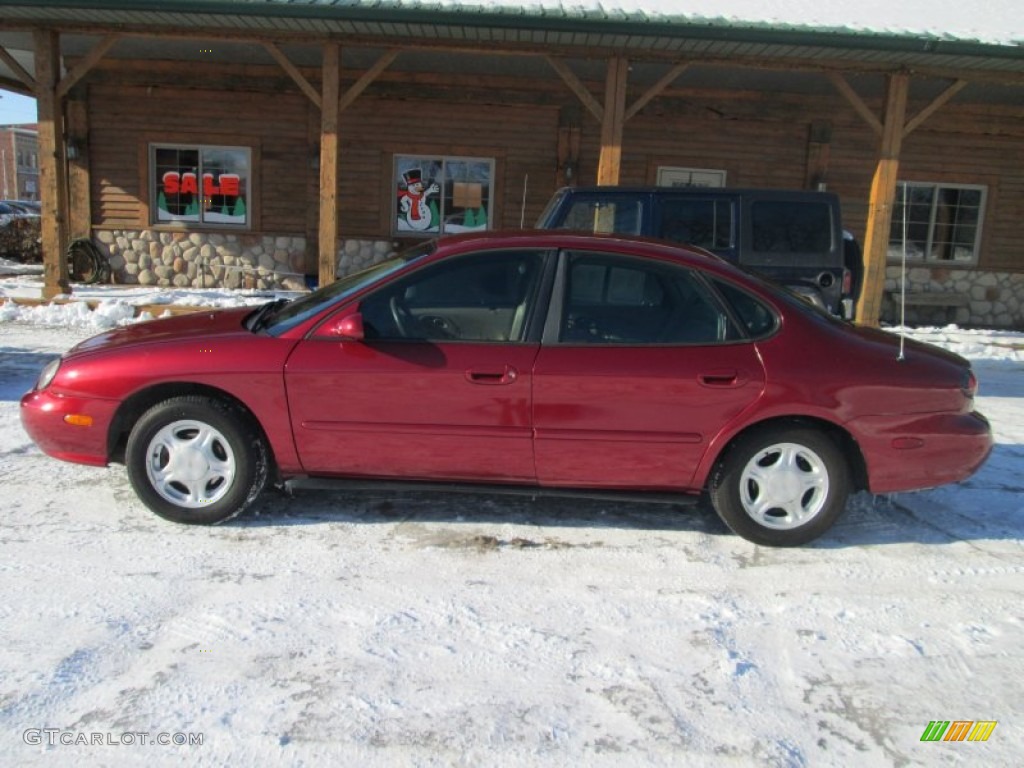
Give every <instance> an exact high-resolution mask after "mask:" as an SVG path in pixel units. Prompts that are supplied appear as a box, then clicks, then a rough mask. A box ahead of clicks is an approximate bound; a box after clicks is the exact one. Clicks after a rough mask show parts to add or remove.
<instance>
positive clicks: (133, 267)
mask: <svg viewBox="0 0 1024 768" xmlns="http://www.w3.org/2000/svg"><path fill="white" fill-rule="evenodd" d="M93 242H95V243H96V245H97V247H98V248H99V249H100V250H101V251H102V252H103V253H104V254H105V255H106V257H107V259H108V260H109V261H110V268H111V273H112V275H113V281H114V282H115V283H121V284H127V285H136V284H137V285H151V286H156V287H165V288H230V289H235V288H249V289H255V290H287V291H301V290H305V288H306V275H305V268H304V267H305V260H306V256H305V254H306V238H305V237H302V236H296V235H276V236H275V235H250V234H223V233H219V232H163V231H155V230H148V229H144V230H123V229H115V230H100V231H98V232H96V233H94V236H93ZM395 250H396V249H395V244H394V243H392V242H391V241H390V240H357V239H352V240H344V241H342V243H341V247H340V249H339V253H338V262H337V270H338V275H339V276H340V275H345V274H348V273H349V272H355V271H357V270H359V269H363V268H365V267H368V266H370V265H371V264H375V263H377V262H378V261H382V260H383V259H385V258H387V257H388V256H389V255H390V254H392V253H394V251H395Z"/></svg>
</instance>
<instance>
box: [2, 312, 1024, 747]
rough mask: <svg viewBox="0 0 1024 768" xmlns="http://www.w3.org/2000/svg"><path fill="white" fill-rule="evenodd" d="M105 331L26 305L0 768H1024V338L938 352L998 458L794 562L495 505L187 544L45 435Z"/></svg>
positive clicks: (666, 528)
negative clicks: (25, 403) (63, 364)
mask: <svg viewBox="0 0 1024 768" xmlns="http://www.w3.org/2000/svg"><path fill="white" fill-rule="evenodd" d="M107 314H108V315H111V313H110V312H108V313H107ZM113 314H115V315H116V314H117V313H113ZM129 314H130V313H129ZM101 316H102V312H101ZM90 317H92V315H90ZM84 318H85V315H84V314H81V313H79V314H77V315H76V314H75V312H74V311H73V310H66V311H65V316H63V317H60V316H56V315H55V314H54V313H53V312H51V313H50V314H49V315H45V314H44V310H39V311H29V310H10V309H9V310H7V311H6V312H4V311H3V309H2V308H0V498H2V500H3V516H2V518H0V530H2V540H0V548H2V549H0V552H2V556H0V574H2V585H3V591H2V598H0V639H2V642H0V764H2V765H12V766H13V765H18V766H26V765H72V764H74V765H139V764H142V763H143V762H145V763H146V764H149V765H154V766H157V765H182V764H188V765H195V766H224V765H232V766H241V765H289V766H298V765H308V766H314V765H316V766H318V765H335V766H357V765H358V766H463V765H464V766H484V765H486V766H522V765H538V766H548V765H552V766H554V765H557V766H602V765H615V766H621V765H666V766H668V765H671V766H678V765H709V766H739V765H750V764H758V765H768V766H819V765H829V766H831V765H835V766H852V765H872V766H880V765H897V766H907V765H911V766H913V765H921V766H925V765H936V764H948V765H965V766H966V765H971V766H973V765H995V766H1012V765H1019V764H1020V757H1021V755H1022V754H1024V735H1022V734H1024V699H1022V696H1021V693H1020V688H1021V680H1022V679H1024V642H1022V640H1024V625H1022V623H1024V608H1022V603H1024V600H1022V598H1024V547H1022V536H1024V514H1022V513H1024V335H1021V334H1011V333H996V332H980V331H961V330H957V329H952V328H950V329H931V330H925V331H914V332H913V333H914V335H915V337H917V338H921V339H924V340H927V341H933V342H936V343H940V344H942V345H943V346H946V347H948V348H950V349H953V350H954V351H956V352H958V353H960V354H963V355H965V356H967V357H969V358H971V359H972V360H973V361H974V364H975V369H976V371H977V373H978V377H979V379H980V381H981V388H980V397H979V400H978V402H979V409H980V410H981V411H982V412H983V413H985V414H986V415H987V416H988V417H989V418H990V419H991V421H992V422H993V427H994V432H995V435H996V442H997V445H996V448H995V451H994V453H993V455H992V457H991V458H990V460H989V461H988V463H987V464H986V465H985V466H984V467H983V468H982V469H981V470H980V471H979V472H978V474H976V475H975V476H974V477H972V478H971V479H970V480H968V481H966V482H964V483H961V484H959V485H955V486H949V487H944V488H939V489H936V490H932V491H926V492H919V493H913V494H901V495H898V496H893V497H890V498H875V497H871V496H869V495H867V494H861V495H858V496H856V497H854V498H853V499H852V500H851V502H850V505H849V507H848V509H847V511H846V513H845V515H844V517H843V518H842V519H841V520H840V522H839V523H838V524H837V525H836V527H835V528H834V529H833V530H832V531H830V532H829V533H828V534H826V536H825V537H824V538H822V539H821V540H819V541H817V542H815V543H814V544H812V545H810V546H807V547H804V548H802V549H795V550H778V549H768V548H763V547H758V546H755V545H752V544H750V543H748V542H746V541H744V540H742V539H740V538H738V537H736V536H733V535H731V534H730V533H729V532H728V531H727V530H726V529H725V527H724V526H723V525H722V524H721V523H720V522H719V521H718V519H717V518H716V517H715V516H714V514H713V513H712V512H711V511H710V510H707V509H704V508H696V509H692V508H681V507H678V508H677V507H672V506H663V505H647V504H640V503H634V504H614V503H609V502H596V501H569V502H567V501H564V500H544V499H540V500H531V499H529V498H519V497H502V496H490V495H484V494H478V495H459V496H456V495H444V494H428V493H403V494H394V493H391V494H389V493H383V492H365V493H356V492H337V491H333V492H332V491H312V490H309V491H301V492H296V494H295V495H294V496H292V497H288V496H286V495H284V494H282V493H277V492H272V493H268V494H266V495H265V496H263V497H262V499H261V501H260V502H259V503H258V504H257V506H256V509H255V511H254V512H250V513H247V514H246V515H244V516H243V517H242V518H240V519H238V520H236V521H234V522H232V523H230V524H227V525H225V526H222V527H217V528H190V527H184V526H178V525H174V524H171V523H167V522H164V521H163V520H161V519H159V518H157V517H156V516H154V515H153V514H152V513H150V512H149V511H148V510H146V509H145V508H144V507H143V506H142V504H141V503H140V502H139V501H138V500H137V499H136V498H135V496H134V494H133V493H132V491H131V489H130V487H129V485H128V481H127V478H126V476H125V472H124V468H123V467H120V466H113V467H110V468H106V469H96V468H89V467H83V466H75V465H70V464H65V463H62V462H58V461H55V460H52V459H49V458H47V457H45V456H43V455H42V454H41V453H40V452H39V450H38V449H37V448H36V447H35V446H34V445H33V444H32V443H31V442H30V441H29V439H28V437H27V436H26V435H25V433H24V431H23V430H22V428H21V425H20V421H19V416H18V399H19V398H20V396H21V395H22V394H23V393H24V392H25V391H26V390H27V389H29V388H30V387H31V385H32V383H33V381H34V379H35V377H36V375H37V373H38V371H39V369H40V368H41V367H42V366H43V365H44V364H45V362H46V361H47V360H49V359H50V358H51V357H53V356H54V355H55V354H59V353H60V352H61V351H63V350H65V349H66V348H68V347H69V346H71V345H72V344H73V343H75V342H77V341H78V340H80V339H82V338H84V337H85V336H87V335H90V333H91V332H92V330H91V329H90V328H88V327H87V326H88V325H89V323H90V322H92V321H87V320H85V319H84ZM936 720H938V721H958V720H959V721H996V722H997V723H998V724H997V725H996V727H995V728H994V730H993V731H992V732H991V735H990V737H989V739H988V740H987V741H985V742H969V741H963V742H955V741H949V742H925V741H922V740H921V738H922V734H923V733H924V732H925V730H926V728H927V727H928V726H929V723H930V722H931V721H936ZM162 742H166V743H162Z"/></svg>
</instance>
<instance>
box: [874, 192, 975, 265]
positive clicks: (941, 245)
mask: <svg viewBox="0 0 1024 768" xmlns="http://www.w3.org/2000/svg"><path fill="white" fill-rule="evenodd" d="M985 192H986V188H985V187H983V186H976V185H967V184H928V183H922V182H914V181H901V182H899V183H897V185H896V201H895V204H894V205H893V213H892V225H891V227H890V229H889V258H891V259H898V258H900V257H901V256H902V255H903V252H904V247H905V248H906V254H907V258H908V259H911V260H918V261H925V262H937V263H950V262H951V263H961V264H976V263H977V261H978V250H979V247H980V245H981V222H982V218H983V216H984V214H985Z"/></svg>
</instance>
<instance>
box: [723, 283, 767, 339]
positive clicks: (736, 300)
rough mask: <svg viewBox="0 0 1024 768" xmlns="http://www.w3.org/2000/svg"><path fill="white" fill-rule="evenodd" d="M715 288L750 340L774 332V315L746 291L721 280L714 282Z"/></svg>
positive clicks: (761, 337)
mask: <svg viewBox="0 0 1024 768" xmlns="http://www.w3.org/2000/svg"><path fill="white" fill-rule="evenodd" d="M714 284H715V288H717V289H718V291H719V293H721V294H722V296H723V297H724V298H725V300H726V301H727V302H728V303H729V306H730V307H732V310H733V312H734V313H735V314H736V317H738V318H739V321H740V324H741V325H742V326H743V327H744V329H746V332H747V335H748V336H750V338H752V339H763V338H764V337H766V336H769V335H771V333H772V332H773V331H774V330H775V325H776V323H777V320H776V318H775V313H774V312H772V311H771V310H770V309H769V308H768V307H766V306H765V305H764V304H763V303H762V302H761V301H759V300H757V299H755V298H754V297H753V296H751V295H750V294H749V293H747V292H746V291H743V290H740V289H739V288H737V287H736V286H734V285H732V284H731V283H725V282H722V281H721V280H715V281H714Z"/></svg>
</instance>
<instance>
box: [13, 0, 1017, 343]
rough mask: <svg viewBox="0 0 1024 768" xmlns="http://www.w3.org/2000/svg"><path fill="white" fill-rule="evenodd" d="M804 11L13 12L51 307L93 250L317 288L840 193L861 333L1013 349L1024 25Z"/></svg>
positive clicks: (915, 12) (176, 8)
mask: <svg viewBox="0 0 1024 768" xmlns="http://www.w3.org/2000/svg"><path fill="white" fill-rule="evenodd" d="M789 5H790V6H792V9H791V10H772V9H768V8H767V6H765V7H764V9H762V10H755V9H758V8H761V7H762V6H761V4H752V3H749V2H745V0H720V2H716V3H711V2H708V1H707V0H695V1H694V2H691V3H678V2H676V3H672V2H665V0H612V2H610V3H603V4H597V3H590V2H584V3H583V4H576V3H569V2H567V0H538V2H536V3H533V4H530V5H527V6H516V5H514V4H511V3H509V2H508V1H507V0H476V2H461V0H452V1H451V2H446V3H443V4H421V3H419V2H416V1H415V0H395V2H392V3H386V4H381V3H377V2H371V1H370V0H350V2H344V3H342V2H336V0H296V1H291V2H289V1H286V0H264V1H263V2H251V1H245V0H235V1H234V2H232V1H231V0H202V1H201V0H162V1H161V2H159V3H155V2H129V1H128V0H94V1H93V2H88V1H85V0H83V1H81V2H60V1H58V0H36V1H35V2H27V0H24V1H22V2H18V1H17V0H0V85H2V86H3V87H6V88H10V89H13V90H17V91H20V92H23V93H27V94H30V95H33V96H35V98H36V99H37V100H38V102H37V103H38V109H39V144H40V193H41V198H42V203H43V209H44V213H43V246H44V258H45V281H46V288H45V292H46V293H47V294H48V295H55V294H57V293H60V292H64V291H67V290H69V288H70V286H69V283H68V270H67V263H66V262H67V259H66V257H65V255H64V254H65V251H66V248H67V245H68V243H69V242H70V241H71V240H73V239H77V238H83V237H84V238H89V239H90V240H91V241H92V242H93V243H95V244H96V245H97V246H98V247H99V248H100V249H101V250H102V251H103V252H104V253H105V254H106V255H107V256H108V257H109V260H110V262H111V265H112V267H113V271H114V277H115V280H116V281H118V282H123V283H140V284H145V285H166V286H204V287H212V286H226V287H252V288H302V287H304V286H306V285H307V284H309V283H310V282H312V281H313V280H319V282H321V283H323V282H328V281H331V280H333V279H335V277H336V276H337V275H338V274H341V273H344V272H347V271H351V270H353V269H357V268H359V267H361V266H364V265H366V264H369V263H371V262H373V261H374V260H377V259H380V258H383V257H384V256H385V255H387V254H388V253H390V252H392V251H393V250H395V249H396V248H398V247H401V246H402V245H404V244H407V243H412V242H416V241H417V240H419V239H422V238H424V237H430V236H436V235H438V234H444V233H451V232H459V231H472V230H480V229H502V228H520V227H522V226H527V227H528V226H530V225H531V224H532V222H534V221H535V220H536V219H537V217H538V216H539V214H540V213H541V211H542V210H543V207H544V205H545V203H546V202H547V200H548V199H549V198H550V196H551V194H552V192H553V191H554V190H555V189H556V188H558V187H559V186H561V185H566V184H577V183H579V184H594V183H597V184H608V185H616V184H656V183H660V184H714V185H728V186H748V187H782V188H818V189H828V190H829V191H832V192H835V193H837V194H838V195H839V196H840V198H841V199H842V201H843V215H844V219H845V221H844V226H845V227H846V228H847V229H848V230H849V231H851V232H852V233H853V234H854V235H855V236H856V237H857V238H858V239H859V240H860V241H861V243H862V244H863V247H864V254H865V266H866V282H865V290H864V291H863V292H862V295H861V299H860V302H859V304H858V308H857V310H858V320H859V321H860V322H863V323H866V324H875V323H877V322H878V320H879V318H881V319H883V320H889V321H892V320H896V319H898V316H897V315H896V314H895V309H894V304H893V303H892V300H891V297H892V295H893V294H896V293H898V290H899V286H900V285H901V282H903V283H904V284H905V290H906V293H907V299H908V302H907V306H906V311H907V319H908V321H911V322H913V321H918V322H945V321H956V322H960V323H964V324H974V325H984V326H993V327H1007V328H1011V327H1013V328H1022V327H1024V248H1022V246H1021V242H1022V238H1021V221H1022V220H1024V10H1022V9H1024V6H1020V5H1019V3H1018V2H1017V0H992V1H991V2H990V3H988V4H987V5H986V8H985V11H984V13H981V12H980V10H979V9H976V8H972V7H970V6H969V5H967V4H961V6H962V7H958V8H953V9H950V8H939V7H937V6H936V4H935V3H930V2H925V1H924V0H906V2H904V3H901V4H899V5H898V6H897V5H896V4H888V3H861V4H849V3H841V2H837V1H836V0H820V2H817V3H814V4H789ZM939 5H946V6H949V5H951V4H948V3H947V4H939ZM989 6H994V7H989Z"/></svg>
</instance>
